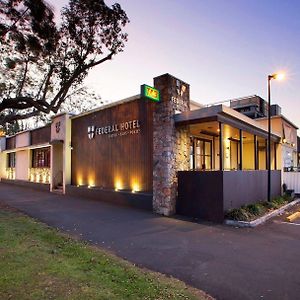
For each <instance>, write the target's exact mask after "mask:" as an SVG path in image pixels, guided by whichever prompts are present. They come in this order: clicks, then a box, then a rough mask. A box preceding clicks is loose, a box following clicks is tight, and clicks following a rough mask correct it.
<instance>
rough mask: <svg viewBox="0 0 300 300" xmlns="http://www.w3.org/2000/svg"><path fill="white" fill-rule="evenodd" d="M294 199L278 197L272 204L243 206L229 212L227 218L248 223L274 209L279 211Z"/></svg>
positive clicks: (261, 203)
mask: <svg viewBox="0 0 300 300" xmlns="http://www.w3.org/2000/svg"><path fill="white" fill-rule="evenodd" d="M292 200H293V199H292V198H291V197H289V196H282V197H276V198H274V199H272V200H271V201H270V202H268V201H264V202H258V203H254V204H249V205H243V206H242V207H240V208H235V209H232V210H230V211H228V212H227V213H226V214H225V218H226V219H229V220H235V221H246V222H250V221H253V220H255V219H257V218H259V217H262V216H263V215H265V214H267V213H269V212H271V211H273V210H274V209H278V208H280V207H281V206H283V205H286V204H288V203H289V202H291V201H292Z"/></svg>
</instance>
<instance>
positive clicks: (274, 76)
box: [267, 73, 285, 202]
mask: <svg viewBox="0 0 300 300" xmlns="http://www.w3.org/2000/svg"><path fill="white" fill-rule="evenodd" d="M284 78H285V74H284V73H274V74H272V75H268V152H267V153H268V161H267V169H268V201H269V202H270V201H271V80H272V79H275V80H283V79H284ZM283 142H284V140H283ZM284 143H285V142H284Z"/></svg>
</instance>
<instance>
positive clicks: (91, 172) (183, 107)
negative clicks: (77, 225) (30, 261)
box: [0, 74, 296, 222]
mask: <svg viewBox="0 0 300 300" xmlns="http://www.w3.org/2000/svg"><path fill="white" fill-rule="evenodd" d="M143 87H145V86H144V85H143ZM143 91H144V90H143V89H142V92H141V94H139V95H136V96H133V97H130V98H127V99H124V100H121V101H119V102H115V103H112V104H110V105H106V106H103V107H100V108H98V109H95V110H92V111H90V112H85V113H83V114H80V115H77V116H69V115H67V114H62V115H59V116H56V117H54V118H53V119H52V123H51V124H50V125H48V126H46V127H43V128H39V129H35V130H31V131H25V132H21V133H19V134H17V135H15V136H12V137H6V138H3V139H2V140H1V143H0V144H1V177H2V180H3V181H6V182H11V183H18V184H26V185H31V186H32V185H34V186H35V187H36V188H37V187H41V188H43V189H49V190H50V191H55V192H57V191H58V190H61V192H62V193H66V194H71V195H78V196H79V195H81V196H83V197H91V198H95V199H103V200H106V201H111V202H117V203H123V204H124V203H125V204H127V205H133V206H136V207H142V208H148V209H153V210H154V212H156V213H159V214H163V215H172V214H174V213H179V214H183V215H187V216H193V217H198V218H202V219H206V220H211V221H218V222H221V221H222V220H223V218H224V212H226V211H227V210H229V209H232V208H236V207H239V206H241V205H243V204H249V203H253V202H257V201H262V200H265V199H266V198H267V188H266V187H267V137H268V132H267V127H266V124H265V118H264V115H263V113H265V111H264V110H265V106H264V102H263V101H262V99H261V98H260V97H258V96H255V97H254V100H253V101H254V102H255V103H254V104H253V103H252V104H251V109H250V112H251V114H248V115H247V114H246V113H247V111H246V110H245V105H246V104H245V103H244V102H242V100H243V101H244V100H245V99H239V101H240V102H239V105H237V106H234V107H233V106H232V107H228V106H225V105H223V104H219V105H213V106H209V107H207V106H203V105H201V104H199V103H197V102H195V101H191V100H190V86H189V84H187V83H185V82H184V81H182V80H179V79H177V78H175V77H173V76H171V75H169V74H164V75H161V76H158V77H156V78H154V89H151V87H148V90H147V91H148V93H149V94H148V96H149V95H150V96H151V97H147V95H146V94H144V92H143ZM158 91H159V92H160V94H159V93H158ZM159 95H160V97H159ZM153 100H154V101H153ZM247 101H248V102H249V99H248V100H247ZM251 101H252V100H251ZM251 101H250V102H251ZM242 106H243V108H242ZM242 109H243V110H242ZM248 112H249V111H248ZM245 114H246V115H245ZM250 117H253V118H250ZM256 117H259V118H256ZM272 124H273V126H272V127H273V130H272V134H271V140H272V145H271V148H272V152H271V162H272V195H273V196H277V195H279V194H280V193H281V169H282V168H283V167H285V162H286V163H288V162H287V160H285V159H283V153H284V151H285V150H283V147H287V148H288V149H290V148H291V149H293V147H294V146H293V143H294V128H296V127H295V125H293V124H292V123H291V122H289V121H287V120H286V119H285V118H284V117H282V116H281V115H274V116H273V117H272ZM289 128H291V129H290V130H289ZM285 144H286V145H285ZM292 155H293V154H292ZM293 159H294V158H293ZM236 187H238V188H236Z"/></svg>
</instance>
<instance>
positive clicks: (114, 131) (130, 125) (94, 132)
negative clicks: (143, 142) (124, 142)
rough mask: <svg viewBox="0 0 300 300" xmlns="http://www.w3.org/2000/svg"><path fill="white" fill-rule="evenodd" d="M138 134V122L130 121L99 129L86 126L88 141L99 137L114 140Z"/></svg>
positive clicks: (139, 129)
mask: <svg viewBox="0 0 300 300" xmlns="http://www.w3.org/2000/svg"><path fill="white" fill-rule="evenodd" d="M140 132H141V128H140V120H130V121H126V122H122V123H117V124H111V125H106V126H100V127H98V126H88V137H89V139H90V140H91V139H93V138H95V137H96V136H99V135H107V136H108V137H110V138H115V137H120V136H126V135H129V134H130V135H131V134H138V133H140Z"/></svg>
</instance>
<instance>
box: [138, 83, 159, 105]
mask: <svg viewBox="0 0 300 300" xmlns="http://www.w3.org/2000/svg"><path fill="white" fill-rule="evenodd" d="M141 95H142V97H143V98H147V99H150V100H152V101H155V102H159V101H160V93H159V90H157V89H155V88H154V87H152V86H149V85H146V84H143V85H142V86H141Z"/></svg>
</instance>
